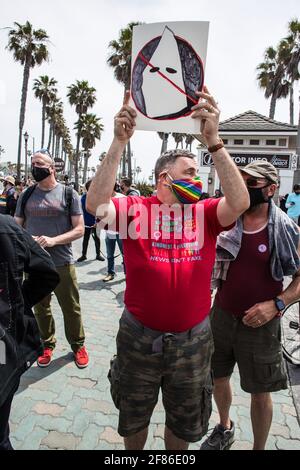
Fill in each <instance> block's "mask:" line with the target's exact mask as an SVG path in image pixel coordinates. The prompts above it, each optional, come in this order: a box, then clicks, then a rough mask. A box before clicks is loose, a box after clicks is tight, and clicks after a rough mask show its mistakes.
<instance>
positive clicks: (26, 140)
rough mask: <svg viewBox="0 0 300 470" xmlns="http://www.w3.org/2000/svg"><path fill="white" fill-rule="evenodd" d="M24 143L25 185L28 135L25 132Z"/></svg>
mask: <svg viewBox="0 0 300 470" xmlns="http://www.w3.org/2000/svg"><path fill="white" fill-rule="evenodd" d="M23 137H24V141H25V183H26V181H27V156H28V139H29V135H28V132H27V131H26V132H25V133H24V136H23Z"/></svg>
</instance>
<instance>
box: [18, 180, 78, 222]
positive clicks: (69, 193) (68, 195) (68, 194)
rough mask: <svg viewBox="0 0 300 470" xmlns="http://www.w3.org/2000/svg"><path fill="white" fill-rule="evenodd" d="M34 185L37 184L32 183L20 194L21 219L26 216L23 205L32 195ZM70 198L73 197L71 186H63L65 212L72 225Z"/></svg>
mask: <svg viewBox="0 0 300 470" xmlns="http://www.w3.org/2000/svg"><path fill="white" fill-rule="evenodd" d="M36 187H37V184H34V185H33V186H29V188H27V189H26V190H25V191H24V194H23V196H22V201H21V217H22V218H23V219H25V218H26V216H25V206H26V204H27V201H28V199H29V198H30V196H31V195H32V193H33V191H34V190H35V188H36ZM72 199H73V188H72V186H65V200H66V211H67V214H68V216H69V218H70V224H71V225H72V218H71V217H72V216H71V208H72Z"/></svg>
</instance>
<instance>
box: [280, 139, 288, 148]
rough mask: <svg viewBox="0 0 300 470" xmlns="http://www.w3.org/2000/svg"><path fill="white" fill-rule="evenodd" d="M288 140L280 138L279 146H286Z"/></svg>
mask: <svg viewBox="0 0 300 470" xmlns="http://www.w3.org/2000/svg"><path fill="white" fill-rule="evenodd" d="M286 144H287V141H286V139H279V147H286Z"/></svg>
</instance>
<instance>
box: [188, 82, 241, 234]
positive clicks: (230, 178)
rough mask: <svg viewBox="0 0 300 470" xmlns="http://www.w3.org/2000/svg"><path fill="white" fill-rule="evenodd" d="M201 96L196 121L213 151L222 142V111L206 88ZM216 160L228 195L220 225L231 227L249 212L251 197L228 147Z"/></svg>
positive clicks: (221, 207)
mask: <svg viewBox="0 0 300 470" xmlns="http://www.w3.org/2000/svg"><path fill="white" fill-rule="evenodd" d="M198 94H199V96H200V98H203V100H200V101H199V103H198V104H197V105H196V106H194V107H193V108H192V109H193V114H192V117H193V118H198V119H200V120H201V133H202V135H203V137H204V139H205V140H206V144H207V146H208V147H212V146H214V145H217V144H218V142H219V135H218V130H219V117H220V110H219V108H218V105H217V103H216V101H215V99H214V98H213V97H212V96H211V95H210V94H209V91H208V89H207V88H206V87H204V92H203V93H200V92H199V93H198ZM204 100H205V101H204ZM212 158H213V161H214V165H215V168H216V170H217V173H218V176H219V178H220V182H221V185H222V189H223V192H224V198H222V199H221V201H220V203H219V205H218V209H217V216H218V220H219V222H220V224H221V225H222V226H223V227H227V226H228V225H231V224H232V223H233V222H235V221H236V220H237V219H238V218H239V216H240V215H241V214H242V213H243V212H245V211H246V210H247V209H248V208H249V205H250V200H249V193H248V190H247V188H246V185H245V183H244V181H243V178H242V176H241V174H240V172H239V170H238V168H237V166H236V165H235V163H234V162H233V160H232V159H231V157H230V155H229V153H228V152H227V150H226V149H225V148H224V147H223V148H221V149H219V150H217V151H216V152H214V153H213V154H212Z"/></svg>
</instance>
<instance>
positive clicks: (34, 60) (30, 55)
mask: <svg viewBox="0 0 300 470" xmlns="http://www.w3.org/2000/svg"><path fill="white" fill-rule="evenodd" d="M14 25H15V29H13V28H11V29H10V31H9V33H8V38H9V39H8V45H7V49H8V50H9V51H11V52H12V53H13V56H14V59H15V61H16V62H20V63H21V65H23V66H24V71H23V84H22V98H21V109H20V118H19V143H18V160H17V175H18V178H20V176H21V151H22V133H23V126H24V122H25V112H26V99H27V92H28V83H29V76H30V69H32V68H33V67H35V66H36V65H41V64H42V63H43V62H44V61H46V60H48V58H49V53H48V49H47V47H46V44H47V43H48V39H49V36H48V35H47V33H46V31H45V30H43V29H37V30H34V29H33V26H32V24H30V23H29V21H27V22H26V23H25V24H24V25H22V24H19V23H16V22H15V23H14Z"/></svg>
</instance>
